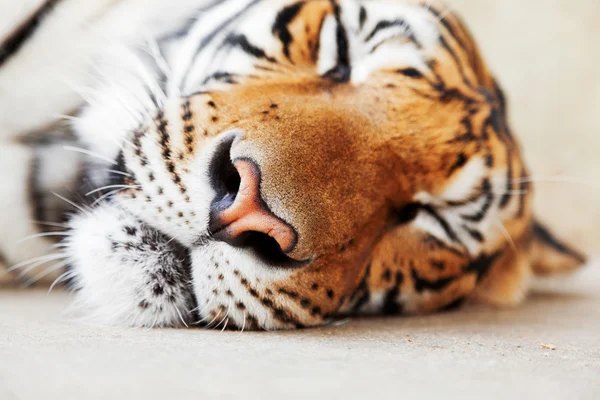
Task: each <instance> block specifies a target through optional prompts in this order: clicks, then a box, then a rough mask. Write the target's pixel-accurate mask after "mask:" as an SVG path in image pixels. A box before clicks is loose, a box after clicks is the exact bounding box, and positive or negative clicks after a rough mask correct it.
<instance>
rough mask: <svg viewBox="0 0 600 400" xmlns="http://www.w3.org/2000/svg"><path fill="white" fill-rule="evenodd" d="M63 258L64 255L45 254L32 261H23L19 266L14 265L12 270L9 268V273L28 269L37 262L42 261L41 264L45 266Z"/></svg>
mask: <svg viewBox="0 0 600 400" xmlns="http://www.w3.org/2000/svg"><path fill="white" fill-rule="evenodd" d="M61 258H64V255H62V254H60V253H58V254H44V255H43V256H40V257H35V258H32V259H30V260H27V261H23V262H20V263H18V264H15V265H12V266H11V267H10V268H8V272H12V271H15V270H17V269H20V268H23V267H26V266H28V265H31V264H32V263H35V262H38V261H41V263H42V264H43V263H45V262H48V261H54V260H59V259H61Z"/></svg>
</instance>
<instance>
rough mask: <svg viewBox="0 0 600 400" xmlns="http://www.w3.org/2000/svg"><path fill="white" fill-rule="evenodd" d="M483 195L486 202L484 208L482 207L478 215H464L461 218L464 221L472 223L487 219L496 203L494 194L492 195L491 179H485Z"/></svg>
mask: <svg viewBox="0 0 600 400" xmlns="http://www.w3.org/2000/svg"><path fill="white" fill-rule="evenodd" d="M481 193H482V196H485V200H484V203H483V206H481V209H480V210H479V211H478V212H477V213H475V214H472V215H462V216H461V217H462V218H463V219H465V220H467V221H470V222H481V221H482V220H483V219H484V218H485V216H486V215H487V213H488V211H489V210H490V208H491V207H492V204H493V203H494V193H492V184H491V183H490V180H489V179H485V180H484V181H483V183H482V186H481Z"/></svg>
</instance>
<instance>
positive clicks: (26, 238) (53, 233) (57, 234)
mask: <svg viewBox="0 0 600 400" xmlns="http://www.w3.org/2000/svg"><path fill="white" fill-rule="evenodd" d="M70 235H71V234H70V233H68V232H44V233H37V234H35V235H30V236H27V237H25V238H23V239H21V240H18V241H17V242H15V244H20V243H23V242H27V241H29V240H33V239H39V238H43V237H50V236H70Z"/></svg>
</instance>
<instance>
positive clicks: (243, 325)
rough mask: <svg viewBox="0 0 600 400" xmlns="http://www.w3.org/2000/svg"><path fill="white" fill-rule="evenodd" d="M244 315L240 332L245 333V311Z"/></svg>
mask: <svg viewBox="0 0 600 400" xmlns="http://www.w3.org/2000/svg"><path fill="white" fill-rule="evenodd" d="M242 315H243V316H244V319H243V321H242V329H241V330H240V334H242V333H244V328H245V327H246V312H245V311H243V312H242Z"/></svg>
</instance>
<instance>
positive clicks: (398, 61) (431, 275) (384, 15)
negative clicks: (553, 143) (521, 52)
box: [0, 0, 584, 329]
mask: <svg viewBox="0 0 600 400" xmlns="http://www.w3.org/2000/svg"><path fill="white" fill-rule="evenodd" d="M180 2H181V7H173V6H170V7H169V8H168V9H165V7H164V5H163V6H161V5H160V4H159V2H158V1H157V2H152V3H144V4H143V5H142V4H141V2H138V1H135V0H130V1H125V2H123V3H121V4H120V5H114V6H113V5H111V4H109V3H110V2H106V4H103V2H102V1H98V4H97V6H98V7H99V8H98V9H96V10H95V12H90V10H81V9H78V6H77V5H76V4H74V2H73V1H69V0H63V1H53V2H50V1H48V2H45V3H42V5H40V8H38V9H37V11H34V12H33V13H32V14H31V16H30V17H29V18H28V19H26V20H25V21H24V22H22V23H20V24H18V25H15V26H17V28H15V30H14V31H13V33H11V34H9V35H8V36H7V37H6V38H5V39H4V40H3V42H2V47H1V51H0V54H1V55H2V58H1V60H2V62H3V65H2V67H1V69H0V85H9V86H8V88H9V89H10V88H11V87H12V88H13V89H12V90H13V92H12V93H14V96H13V97H14V99H13V100H14V102H15V103H14V104H12V105H11V107H13V109H15V110H17V109H19V107H21V106H20V104H24V103H23V102H25V101H28V99H29V100H30V101H31V105H28V106H27V107H26V109H27V110H30V113H31V118H25V117H24V115H23V114H22V113H19V112H15V114H14V115H7V116H4V117H3V118H4V119H5V120H6V123H5V124H4V126H5V127H6V128H3V129H5V131H6V132H0V139H1V138H3V139H1V140H3V141H1V142H0V163H2V170H4V171H8V170H14V169H15V168H16V169H17V170H18V171H19V173H17V174H15V175H14V176H9V174H6V177H5V178H6V179H5V182H6V184H5V186H2V187H0V190H2V193H0V194H2V196H0V198H2V199H5V198H10V199H9V200H3V201H10V204H9V203H7V204H6V206H5V207H3V209H7V210H11V211H9V214H6V215H3V216H2V220H0V228H1V229H2V230H0V233H3V234H4V235H5V236H3V237H2V239H0V240H1V241H0V249H2V250H3V253H4V255H5V257H6V258H7V259H9V260H10V261H11V262H15V263H17V267H18V268H16V270H17V271H19V270H20V272H21V273H20V276H21V277H22V278H23V279H25V280H26V281H27V282H30V281H31V282H33V281H36V280H39V279H42V278H44V277H46V275H50V274H52V273H56V274H61V275H60V277H59V281H68V282H70V286H71V287H72V288H73V289H74V290H75V291H76V293H77V296H76V302H77V303H78V304H79V306H80V307H81V311H82V313H83V315H84V317H88V318H90V319H91V320H93V321H96V322H101V323H106V324H119V325H133V326H180V325H189V324H193V323H198V324H201V325H205V326H209V327H220V328H223V329H225V328H236V329H246V328H248V329H250V328H253V329H258V328H262V329H289V328H297V327H304V326H314V325H318V324H321V323H323V322H326V321H328V320H329V319H330V318H332V317H335V316H338V315H342V314H348V313H369V314H381V313H383V314H399V313H402V312H405V313H426V312H433V311H439V310H444V309H452V308H455V307H457V306H459V305H460V304H462V303H463V302H464V301H466V300H468V299H482V300H485V301H488V302H491V303H493V304H503V305H510V304H516V303H518V302H519V301H521V300H522V299H523V298H524V296H525V294H526V292H527V288H528V279H529V278H530V276H532V275H533V274H541V273H553V272H559V271H563V270H569V269H572V268H574V267H575V266H577V265H579V264H581V263H582V262H583V261H584V259H583V257H582V256H581V255H580V254H579V253H578V252H576V251H574V250H572V249H570V248H569V247H567V246H566V245H564V244H562V243H560V242H559V241H557V240H556V239H555V238H554V237H553V236H552V235H551V234H550V233H549V232H548V231H547V230H546V229H545V228H543V227H542V226H541V225H540V224H539V223H537V222H535V221H534V218H533V213H532V209H531V203H532V202H531V187H530V184H529V180H528V174H527V168H526V167H525V164H524V161H523V159H522V155H521V152H520V149H519V146H518V144H517V142H516V139H515V137H514V136H513V134H512V132H511V131H510V128H509V126H508V124H507V109H506V104H505V99H504V95H503V94H502V92H501V90H500V89H499V87H498V85H497V83H496V82H495V80H494V79H493V77H492V75H491V74H490V72H489V71H488V69H487V67H486V65H485V63H484V62H483V61H482V59H481V57H480V54H479V52H478V50H477V48H476V45H475V44H474V41H473V40H472V38H471V37H470V35H469V33H468V31H467V30H466V28H465V27H464V25H463V24H462V23H461V22H460V21H459V19H458V17H457V16H456V15H454V14H452V13H449V12H448V11H447V10H446V9H445V8H443V7H442V6H440V5H438V4H434V3H431V2H425V1H417V0H414V1H411V0H406V1H400V0H398V1H386V0H372V1H362V2H361V1H358V0H339V1H333V0H332V1H326V0H313V1H287V0H226V1H209V0H204V1H202V0H196V1H192V0H187V1H184V0H180ZM100 3H102V5H103V6H105V8H102V7H100V5H101V4H100ZM138 3H139V4H138ZM92 8H93V7H92ZM175 8H177V10H176V11H175V10H174V9H175ZM61 10H62V11H61ZM71 12H72V13H73V14H72V15H71V17H70V18H71V20H69V21H70V22H72V21H77V20H79V18H80V17H82V16H83V15H89V16H90V18H92V19H91V21H92V22H90V23H98V26H99V31H100V32H103V33H104V34H105V35H106V36H107V38H105V39H106V40H104V41H100V40H97V38H95V37H92V36H90V37H86V38H84V39H82V42H81V43H83V44H85V41H86V40H89V41H90V43H91V45H90V46H84V47H85V51H83V50H82V51H81V53H80V54H78V55H76V57H75V58H74V59H76V60H77V64H78V66H77V67H76V68H74V69H66V70H65V73H67V74H71V73H72V74H73V76H74V80H75V82H76V86H77V87H78V88H79V89H81V86H84V85H87V84H90V85H92V86H93V90H91V91H86V90H83V91H82V93H81V97H83V98H84V99H85V102H86V105H85V106H84V107H83V108H82V109H81V110H80V111H77V112H76V118H74V121H73V123H72V125H71V128H72V132H67V133H66V134H65V133H63V132H62V130H61V129H58V130H57V129H56V126H55V124H53V122H54V118H55V114H57V113H69V112H70V111H71V110H72V109H73V108H77V104H79V102H80V101H81V97H78V95H77V93H76V92H74V91H70V92H69V96H68V100H61V101H58V102H56V103H55V104H53V103H52V102H50V104H48V105H44V106H36V102H39V100H40V96H34V92H33V91H29V92H28V90H29V89H28V88H25V90H24V92H23V93H22V96H17V93H18V90H19V88H18V86H15V84H14V83H12V82H11V81H10V78H11V76H14V75H15V74H16V75H19V74H20V75H21V76H24V75H23V74H29V73H30V71H34V70H35V69H32V68H39V67H35V66H33V65H29V61H31V60H32V59H35V58H36V57H39V55H38V52H39V50H38V51H37V52H36V51H35V49H37V48H39V47H41V46H43V44H44V41H45V40H46V38H47V37H52V33H53V31H52V28H51V26H52V24H53V23H54V20H59V21H60V19H61V18H67V17H69V15H70V13H71ZM134 15H135V18H134V17H133V16H134ZM123 18H125V19H127V18H131V20H132V26H133V27H132V28H131V29H129V30H125V29H123V30H122V31H119V30H118V29H116V28H115V27H116V26H117V25H116V24H117V22H118V21H122V20H123ZM152 21H160V24H156V26H154V25H150V27H151V28H150V30H147V29H141V27H146V26H148V22H152ZM119 26H120V25H119ZM111 28H115V30H114V31H113V30H112V29H111ZM44 30H46V32H45V36H44V37H42V36H41V35H42V34H43V33H44ZM132 32H133V33H132ZM56 37H61V36H60V34H59V33H57V36H56ZM68 39H69V40H79V39H73V38H71V37H69V38H68ZM49 57H52V56H49ZM90 61H94V62H93V63H92V65H93V67H88V66H89V65H90ZM61 62H62V61H61V60H60V57H59V58H58V59H57V60H56V61H55V64H54V65H61V64H60V63H61ZM24 64H27V65H26V66H24ZM88 68H90V69H91V70H93V72H94V73H97V74H98V78H97V79H96V81H94V82H92V81H89V80H88V79H87V78H84V77H83V76H84V75H85V74H83V75H82V74H81V72H82V71H85V72H86V73H87V72H89V71H88ZM90 75H93V74H91V72H90ZM97 81H99V83H98V82H97ZM10 85H12V86H10ZM43 87H44V88H45V89H46V90H48V91H49V98H50V99H52V98H53V97H54V96H60V94H61V93H64V91H63V90H64V89H60V88H57V87H56V86H53V84H52V83H50V84H48V85H44V86H43ZM37 93H39V90H38V91H37ZM33 97H36V99H35V101H33V100H31V99H32V98H33ZM16 99H19V100H16ZM5 101H6V104H9V101H11V99H6V100H5ZM2 103H3V101H0V107H1V106H2V105H3V104H2ZM0 123H2V119H1V118H0ZM49 124H50V125H49ZM0 126H2V125H0ZM52 132H55V133H54V134H52ZM25 133H28V134H27V135H26V137H27V140H24V139H22V138H23V137H24V134H25ZM16 137H18V138H20V139H19V141H18V142H15V138H16ZM57 140H59V141H61V144H60V145H57ZM64 148H66V149H67V150H69V149H70V150H76V151H70V152H69V151H67V152H65V153H64V154H60V152H59V150H60V149H64ZM223 149H225V150H223ZM223 151H228V152H229V153H228V154H229V158H230V161H231V162H235V161H236V160H247V161H249V162H251V163H252V164H253V165H255V166H256V168H257V170H258V171H259V175H260V196H261V201H262V202H263V203H264V204H265V206H266V207H268V209H269V210H270V212H272V213H273V215H275V216H276V217H277V218H279V219H280V220H281V221H285V223H287V224H288V225H289V226H291V227H292V228H293V230H294V232H295V234H296V236H297V240H296V241H295V242H294V243H293V246H291V248H290V249H284V250H285V251H284V250H281V249H276V250H275V256H276V258H275V261H273V259H271V260H270V261H269V260H266V259H265V251H264V248H265V246H267V243H266V242H265V241H264V240H263V241H261V242H259V243H258V244H256V243H254V244H253V245H246V246H234V245H231V244H227V243H225V242H222V241H218V240H216V236H215V235H214V232H211V228H210V219H211V205H212V204H213V202H214V201H217V200H218V199H219V196H221V195H222V193H221V192H220V191H219V190H220V189H219V187H218V186H219V185H216V184H215V180H218V179H219V177H218V176H217V175H216V174H217V172H216V171H215V168H216V167H215V165H216V164H215V163H214V161H213V160H214V159H215V157H216V154H219V153H220V152H223ZM55 161H56V162H55ZM59 177H60V178H61V179H58V178H59ZM10 179H13V180H12V181H10ZM60 190H63V191H64V194H63V195H62V196H61V197H64V199H65V203H66V205H68V206H69V207H68V208H70V212H71V213H72V215H71V216H70V217H69V218H68V219H67V222H66V225H64V228H65V229H64V230H62V229H61V230H60V231H59V232H57V233H56V234H57V235H65V239H64V240H63V241H62V244H61V245H60V252H59V253H56V254H55V253H52V252H51V251H52V249H51V247H50V241H48V240H46V239H47V237H44V236H42V237H37V238H35V239H33V240H34V241H35V242H32V243H33V244H32V246H31V247H29V248H26V251H23V250H19V251H17V250H16V248H18V246H17V245H16V243H17V241H18V237H19V236H24V235H26V234H32V233H35V230H36V229H39V227H36V225H35V224H27V223H23V221H25V220H39V219H52V220H54V222H53V221H50V223H51V224H58V225H56V226H58V227H61V228H62V227H63V225H61V224H62V222H60V220H61V219H62V215H61V214H62V211H61V212H59V213H56V211H53V210H60V209H61V206H60V205H59V204H57V203H56V202H55V201H53V199H52V196H48V192H50V191H60ZM81 203H85V204H81ZM23 205H27V206H26V207H23ZM63 205H64V204H63ZM53 215H54V216H53ZM56 220H58V221H56ZM47 234H49V235H50V233H48V232H47ZM49 237H50V236H49ZM270 251H271V253H273V250H272V249H271V250H270ZM48 253H49V254H50V255H49V256H48V257H44V254H48ZM32 256H40V257H39V258H37V259H34V260H33V261H32V262H30V263H27V262H26V261H24V262H23V260H27V259H28V257H32ZM47 262H53V263H55V264H53V265H52V266H50V267H46V268H44V266H46V265H47ZM66 266H68V268H67V269H66V270H64V269H63V268H64V267H66Z"/></svg>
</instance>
